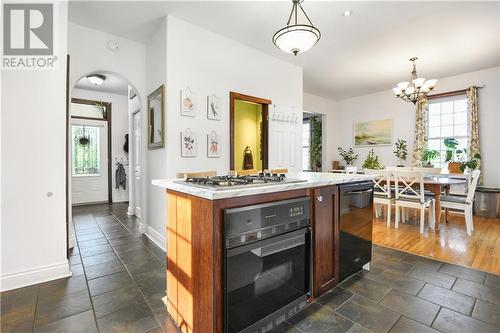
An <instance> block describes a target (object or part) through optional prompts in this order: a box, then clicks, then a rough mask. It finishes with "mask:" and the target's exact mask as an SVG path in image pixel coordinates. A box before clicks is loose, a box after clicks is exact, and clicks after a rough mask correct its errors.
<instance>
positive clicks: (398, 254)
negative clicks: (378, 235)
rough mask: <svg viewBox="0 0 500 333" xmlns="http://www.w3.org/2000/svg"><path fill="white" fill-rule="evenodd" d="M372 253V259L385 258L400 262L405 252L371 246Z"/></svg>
mask: <svg viewBox="0 0 500 333" xmlns="http://www.w3.org/2000/svg"><path fill="white" fill-rule="evenodd" d="M372 253H373V256H374V257H380V256H382V257H385V258H392V259H396V260H401V259H402V258H404V257H405V256H406V253H405V252H402V251H398V250H393V249H390V248H388V247H383V246H377V245H374V246H372Z"/></svg>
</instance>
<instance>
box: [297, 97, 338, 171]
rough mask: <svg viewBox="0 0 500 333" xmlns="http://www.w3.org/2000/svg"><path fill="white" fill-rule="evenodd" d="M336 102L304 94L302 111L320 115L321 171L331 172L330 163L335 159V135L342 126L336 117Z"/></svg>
mask: <svg viewBox="0 0 500 333" xmlns="http://www.w3.org/2000/svg"><path fill="white" fill-rule="evenodd" d="M336 108H337V102H336V101H334V100H331V99H327V98H323V97H320V96H317V95H313V94H308V93H304V111H305V112H311V113H319V114H321V115H322V121H323V127H322V130H323V132H322V135H323V142H322V147H323V159H322V169H323V171H328V170H331V168H332V164H331V163H332V161H333V160H334V158H335V154H334V152H335V150H336V149H337V147H336V146H335V141H336V134H337V132H338V131H339V129H340V127H341V126H342V124H341V123H340V122H339V119H338V117H337V115H336V112H335V110H336Z"/></svg>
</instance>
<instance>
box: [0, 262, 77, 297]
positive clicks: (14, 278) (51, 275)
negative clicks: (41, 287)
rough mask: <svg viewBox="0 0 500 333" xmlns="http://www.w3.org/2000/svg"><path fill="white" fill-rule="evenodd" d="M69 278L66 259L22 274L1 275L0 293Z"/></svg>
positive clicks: (69, 273)
mask: <svg viewBox="0 0 500 333" xmlns="http://www.w3.org/2000/svg"><path fill="white" fill-rule="evenodd" d="M69 276H71V271H70V269H69V263H68V260H67V259H66V260H65V261H64V262H62V263H59V264H55V265H50V266H44V267H38V268H35V269H31V270H28V271H24V272H17V273H9V274H3V275H1V277H0V280H1V283H0V291H7V290H11V289H16V288H21V287H26V286H31V285H33V284H37V283H42V282H46V281H51V280H56V279H61V278H65V277H69Z"/></svg>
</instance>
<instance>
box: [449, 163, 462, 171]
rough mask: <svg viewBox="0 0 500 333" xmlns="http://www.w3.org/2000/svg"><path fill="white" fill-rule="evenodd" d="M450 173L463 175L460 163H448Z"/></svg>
mask: <svg viewBox="0 0 500 333" xmlns="http://www.w3.org/2000/svg"><path fill="white" fill-rule="evenodd" d="M448 172H449V173H463V171H462V170H460V163H459V162H450V163H448Z"/></svg>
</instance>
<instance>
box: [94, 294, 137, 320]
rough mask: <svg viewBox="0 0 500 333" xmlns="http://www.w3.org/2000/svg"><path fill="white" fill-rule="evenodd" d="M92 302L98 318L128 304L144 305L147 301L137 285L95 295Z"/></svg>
mask: <svg viewBox="0 0 500 333" xmlns="http://www.w3.org/2000/svg"><path fill="white" fill-rule="evenodd" d="M92 303H93V304H94V310H95V316H96V318H101V317H104V316H106V315H108V314H110V313H113V312H115V311H118V310H120V309H122V308H124V307H127V306H132V305H134V306H144V305H145V304H146V301H145V300H144V297H142V295H141V294H140V292H139V290H138V289H137V288H136V287H125V288H120V289H115V290H112V291H110V292H107V293H103V294H100V295H97V296H94V297H92Z"/></svg>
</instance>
